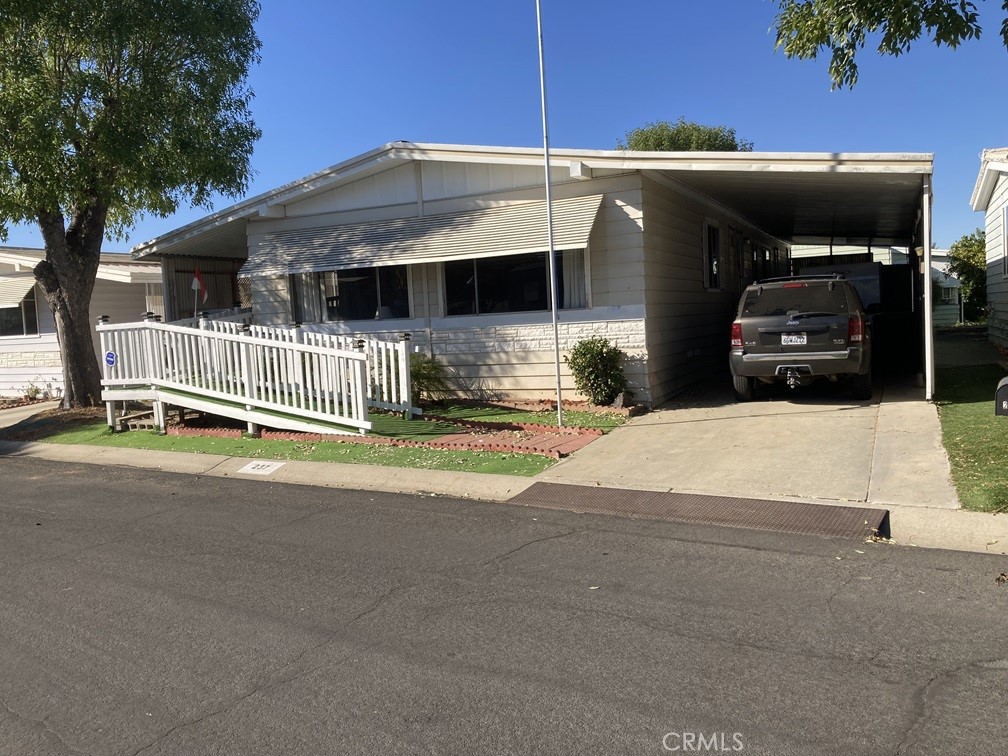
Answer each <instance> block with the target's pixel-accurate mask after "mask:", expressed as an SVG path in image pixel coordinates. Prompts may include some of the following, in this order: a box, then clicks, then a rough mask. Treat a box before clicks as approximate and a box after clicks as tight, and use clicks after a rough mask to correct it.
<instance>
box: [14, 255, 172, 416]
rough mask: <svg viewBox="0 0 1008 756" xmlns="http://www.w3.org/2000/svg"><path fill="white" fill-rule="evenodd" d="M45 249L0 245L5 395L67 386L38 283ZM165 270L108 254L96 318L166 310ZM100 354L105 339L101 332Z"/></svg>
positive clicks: (101, 268)
mask: <svg viewBox="0 0 1008 756" xmlns="http://www.w3.org/2000/svg"><path fill="white" fill-rule="evenodd" d="M44 258H45V252H44V251H43V250H40V249H24V248H15V247H0V396H19V395H22V394H24V393H26V391H27V390H28V389H29V387H31V386H35V387H37V388H38V389H41V390H43V391H49V392H50V393H52V394H53V395H56V394H59V393H60V392H61V391H62V389H63V366H62V363H61V362H60V351H59V342H58V341H57V338H56V322H55V320H54V319H53V314H52V312H51V311H50V310H49V308H48V306H47V305H46V301H45V297H44V296H43V295H42V291H41V290H40V289H39V287H38V285H37V284H36V283H35V276H34V274H33V273H32V269H33V268H34V267H35V266H36V265H37V264H38V263H39V261H41V260H43V259H44ZM161 291H162V287H161V271H160V269H159V267H158V266H157V265H154V264H150V263H144V262H138V261H135V260H133V259H131V258H130V257H129V255H123V254H103V255H102V256H101V260H100V262H99V264H98V275H97V278H96V280H95V288H94V293H93V294H92V297H91V315H92V322H94V320H95V319H96V318H98V316H99V315H109V317H111V318H114V319H116V320H119V321H133V320H138V319H140V318H141V317H142V315H143V313H144V312H147V311H151V312H158V313H160V312H162V308H161ZM94 343H95V358H96V359H97V358H98V350H99V341H98V335H97V334H95V339H94Z"/></svg>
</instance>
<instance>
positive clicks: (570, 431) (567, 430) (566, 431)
mask: <svg viewBox="0 0 1008 756" xmlns="http://www.w3.org/2000/svg"><path fill="white" fill-rule="evenodd" d="M424 419H425V420H431V421H433V422H440V423H450V424H451V425H458V426H459V427H461V428H471V429H473V430H509V431H526V432H529V433H552V434H555V435H564V436H571V435H572V436H595V437H596V438H597V437H598V436H603V435H605V434H604V433H603V432H602V431H601V430H599V429H598V428H581V427H578V426H573V425H570V426H565V427H563V428H560V427H558V426H556V425H544V424H542V423H504V422H490V421H485V420H463V419H461V418H459V419H456V418H453V417H444V416H442V415H424Z"/></svg>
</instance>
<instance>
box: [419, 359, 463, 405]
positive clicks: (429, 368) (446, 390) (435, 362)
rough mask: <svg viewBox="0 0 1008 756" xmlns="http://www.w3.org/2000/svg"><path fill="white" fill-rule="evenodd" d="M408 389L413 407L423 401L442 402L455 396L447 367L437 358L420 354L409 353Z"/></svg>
mask: <svg viewBox="0 0 1008 756" xmlns="http://www.w3.org/2000/svg"><path fill="white" fill-rule="evenodd" d="M410 388H411V390H412V394H413V396H412V398H411V401H412V403H413V406H414V407H419V406H421V404H422V402H423V401H424V400H427V401H444V400H445V399H447V398H449V397H450V396H453V395H454V394H455V388H454V386H452V379H451V373H450V371H449V370H448V367H447V366H446V365H445V364H444V363H443V362H441V360H439V359H438V358H437V357H431V356H429V355H426V354H421V353H420V352H411V353H410Z"/></svg>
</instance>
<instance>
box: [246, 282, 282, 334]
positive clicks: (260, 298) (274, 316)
mask: <svg viewBox="0 0 1008 756" xmlns="http://www.w3.org/2000/svg"><path fill="white" fill-rule="evenodd" d="M252 313H253V315H254V316H255V321H256V322H257V323H260V324H262V325H289V324H290V322H291V305H290V290H289V288H288V286H287V276H272V277H270V278H253V279H252Z"/></svg>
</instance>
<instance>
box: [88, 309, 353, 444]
mask: <svg viewBox="0 0 1008 756" xmlns="http://www.w3.org/2000/svg"><path fill="white" fill-rule="evenodd" d="M205 322H212V321H205ZM216 322H218V323H221V322H225V323H226V321H216ZM234 325H235V324H227V325H221V326H220V327H219V328H218V327H216V326H210V327H208V328H192V327H188V326H179V325H171V324H166V323H158V322H154V321H151V320H146V321H143V322H139V323H123V324H110V323H108V322H107V321H103V322H100V323H99V325H98V326H97V331H98V333H99V334H100V341H101V350H102V354H103V355H104V364H103V366H102V370H103V374H102V387H103V389H105V390H104V391H103V398H104V399H106V401H115V400H116V399H117V398H119V396H117V394H118V395H121V396H122V397H123V398H128V395H129V394H130V392H131V390H135V389H137V388H141V387H146V386H150V387H153V388H158V387H160V388H165V389H172V390H175V391H181V392H187V393H190V394H195V395H198V396H200V397H204V398H209V399H211V400H216V401H217V402H220V403H222V404H226V403H235V404H237V405H242V406H244V407H245V408H246V409H247V410H258V411H261V412H263V413H270V412H280V413H286V414H290V415H296V416H298V417H302V418H306V419H311V420H317V421H322V422H326V423H333V424H337V425H345V426H348V427H351V428H354V429H356V430H358V431H360V432H361V433H363V432H364V431H366V430H369V429H370V428H371V422H370V421H369V420H368V409H367V407H368V401H367V385H368V382H367V378H366V376H367V371H368V357H367V355H366V354H365V353H364V352H363V351H355V350H350V349H343V348H336V347H331V346H325V345H317V344H312V343H304V342H302V341H300V340H295V339H291V340H289V341H288V340H281V339H278V338H263V337H262V336H256V335H253V334H251V333H244V332H230V331H231V330H232V329H233V328H234ZM237 325H238V327H240V326H241V324H237ZM264 424H268V422H265V421H264Z"/></svg>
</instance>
